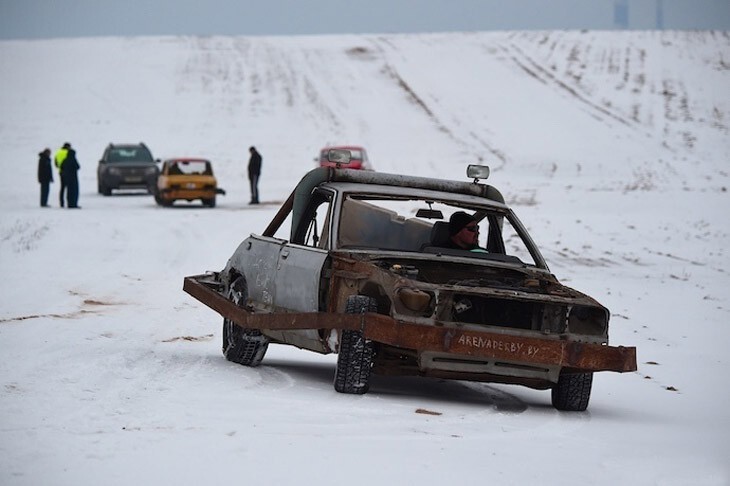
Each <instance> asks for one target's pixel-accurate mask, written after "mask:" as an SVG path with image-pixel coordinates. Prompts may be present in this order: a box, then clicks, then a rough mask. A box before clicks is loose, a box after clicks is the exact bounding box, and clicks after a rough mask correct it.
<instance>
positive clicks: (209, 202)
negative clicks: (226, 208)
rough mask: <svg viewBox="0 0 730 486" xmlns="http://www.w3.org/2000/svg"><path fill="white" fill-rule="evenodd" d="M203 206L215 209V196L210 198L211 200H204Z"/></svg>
mask: <svg viewBox="0 0 730 486" xmlns="http://www.w3.org/2000/svg"><path fill="white" fill-rule="evenodd" d="M202 201H203V206H208V207H209V208H214V207H215V196H213V197H211V198H209V199H203V200H202Z"/></svg>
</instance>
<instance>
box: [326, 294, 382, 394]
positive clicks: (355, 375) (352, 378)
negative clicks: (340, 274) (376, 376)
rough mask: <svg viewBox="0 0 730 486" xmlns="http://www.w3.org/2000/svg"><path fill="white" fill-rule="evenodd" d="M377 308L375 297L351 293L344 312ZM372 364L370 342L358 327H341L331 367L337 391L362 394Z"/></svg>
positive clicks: (357, 311) (368, 382) (366, 388)
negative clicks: (336, 353)
mask: <svg viewBox="0 0 730 486" xmlns="http://www.w3.org/2000/svg"><path fill="white" fill-rule="evenodd" d="M377 310H378V306H377V303H376V302H375V299H373V298H371V297H367V296H365V295H352V296H350V297H349V298H348V299H347V308H346V312H347V313H348V314H362V313H365V312H376V311H377ZM372 365H373V343H372V342H371V341H367V340H366V339H365V336H364V335H363V333H362V331H350V330H345V331H342V333H341V335H340V350H339V353H338V355H337V370H336V371H335V390H337V391H338V392H340V393H351V394H356V395H362V394H365V393H367V391H368V389H369V388H370V369H371V368H372Z"/></svg>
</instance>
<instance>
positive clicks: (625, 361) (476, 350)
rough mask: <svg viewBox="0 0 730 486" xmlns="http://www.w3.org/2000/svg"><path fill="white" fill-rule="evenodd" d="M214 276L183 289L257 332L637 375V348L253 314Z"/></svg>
mask: <svg viewBox="0 0 730 486" xmlns="http://www.w3.org/2000/svg"><path fill="white" fill-rule="evenodd" d="M206 278H207V279H209V276H204V275H198V276H191V277H186V278H185V280H184V284H183V290H184V291H185V292H187V293H188V294H190V295H191V296H193V297H195V298H196V299H197V300H199V301H200V302H202V303H203V304H205V305H207V306H208V307H210V308H211V309H213V310H215V311H216V312H218V313H219V314H221V315H222V316H223V317H225V318H227V319H230V320H232V321H234V322H235V323H236V324H238V325H240V326H243V327H246V328H253V329H272V330H294V329H351V330H358V329H359V330H362V331H363V333H364V334H365V337H366V338H368V339H371V340H373V341H376V342H379V343H383V344H387V345H391V346H396V347H400V348H405V349H415V350H418V351H439V352H447V353H453V354H456V355H466V356H472V357H486V358H494V359H500V360H505V361H509V362H519V363H530V364H546V365H559V366H561V367H565V368H570V369H573V370H576V371H616V372H627V371H636V369H637V366H636V348H634V347H623V346H618V347H613V346H604V345H599V344H589V343H579V342H571V341H564V340H559V339H547V338H546V339H541V338H530V337H524V336H513V335H509V334H506V333H494V332H486V331H473V330H464V329H459V328H454V327H438V326H426V325H418V324H411V323H406V322H400V321H396V320H395V319H393V318H391V317H389V316H385V315H379V314H372V313H367V314H362V315H352V314H340V313H325V312H311V313H269V314H254V313H251V312H249V311H247V310H246V309H244V308H241V307H238V306H237V305H236V304H234V303H233V302H231V301H229V300H228V299H226V298H225V297H224V296H223V295H221V294H220V293H218V292H217V291H216V290H214V289H213V288H212V287H211V286H210V285H206V284H204V283H201V282H204V281H205V280H206Z"/></svg>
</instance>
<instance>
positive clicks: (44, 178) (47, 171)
mask: <svg viewBox="0 0 730 486" xmlns="http://www.w3.org/2000/svg"><path fill="white" fill-rule="evenodd" d="M51 182H53V168H52V167H51V149H49V148H47V149H45V150H43V152H41V153H39V154H38V183H39V184H40V185H41V207H42V208H47V207H48V192H49V190H50V188H51Z"/></svg>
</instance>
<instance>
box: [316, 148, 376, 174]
mask: <svg viewBox="0 0 730 486" xmlns="http://www.w3.org/2000/svg"><path fill="white" fill-rule="evenodd" d="M332 149H335V150H348V151H349V152H350V160H349V161H348V162H347V164H342V163H340V165H339V166H338V163H336V162H332V161H330V160H329V159H328V157H327V155H328V154H329V151H330V150H332ZM314 161H315V162H317V163H318V164H319V166H320V167H339V168H347V169H362V170H373V167H372V165H370V160H369V159H368V153H367V150H365V149H364V148H363V147H360V146H357V145H338V146H332V147H323V148H322V150H320V151H319V156H318V157H317V158H315V159H314Z"/></svg>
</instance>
